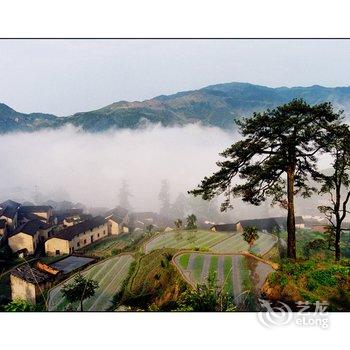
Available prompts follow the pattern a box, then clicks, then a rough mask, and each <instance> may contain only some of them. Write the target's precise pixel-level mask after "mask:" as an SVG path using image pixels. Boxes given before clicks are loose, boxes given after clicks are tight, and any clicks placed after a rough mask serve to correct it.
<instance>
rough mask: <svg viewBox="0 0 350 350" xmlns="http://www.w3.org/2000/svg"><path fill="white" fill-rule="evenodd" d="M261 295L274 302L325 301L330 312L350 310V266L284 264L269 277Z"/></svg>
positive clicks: (332, 263) (312, 263)
mask: <svg viewBox="0 0 350 350" xmlns="http://www.w3.org/2000/svg"><path fill="white" fill-rule="evenodd" d="M264 291H265V292H267V294H268V296H269V297H270V298H272V299H276V300H285V301H291V302H297V301H299V300H306V301H309V302H312V303H315V302H316V301H328V302H330V303H331V308H330V309H331V310H340V311H341V310H349V309H350V292H349V291H350V262H349V261H347V262H346V261H343V262H342V263H341V264H336V263H334V262H333V261H327V260H319V261H315V260H307V261H299V262H284V263H282V264H281V266H280V269H279V270H277V271H275V272H273V273H272V274H270V276H269V278H268V284H266V285H265V286H264Z"/></svg>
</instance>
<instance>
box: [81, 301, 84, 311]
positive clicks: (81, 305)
mask: <svg viewBox="0 0 350 350" xmlns="http://www.w3.org/2000/svg"><path fill="white" fill-rule="evenodd" d="M80 311H84V310H83V299H80Z"/></svg>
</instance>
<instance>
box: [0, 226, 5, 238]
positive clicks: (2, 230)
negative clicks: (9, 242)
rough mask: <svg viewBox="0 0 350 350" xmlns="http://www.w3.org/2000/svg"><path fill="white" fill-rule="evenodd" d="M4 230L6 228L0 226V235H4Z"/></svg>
mask: <svg viewBox="0 0 350 350" xmlns="http://www.w3.org/2000/svg"><path fill="white" fill-rule="evenodd" d="M5 232H6V228H0V237H2V236H4V235H5Z"/></svg>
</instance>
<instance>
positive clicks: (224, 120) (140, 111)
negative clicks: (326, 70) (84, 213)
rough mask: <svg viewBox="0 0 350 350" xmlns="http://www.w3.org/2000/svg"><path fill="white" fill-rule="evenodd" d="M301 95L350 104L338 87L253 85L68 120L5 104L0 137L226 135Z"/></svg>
mask: <svg viewBox="0 0 350 350" xmlns="http://www.w3.org/2000/svg"><path fill="white" fill-rule="evenodd" d="M301 96H303V97H305V98H307V101H308V102H309V103H319V102H320V101H331V102H334V103H335V104H337V105H340V106H341V105H347V104H348V102H349V101H350V94H349V93H348V92H347V91H344V89H339V88H329V87H322V86H316V85H315V86H310V87H294V88H286V87H283V88H270V87H266V86H259V85H254V84H248V83H227V84H218V85H212V86H207V87H205V88H202V89H200V90H195V91H182V92H180V93H178V94H175V95H170V96H167V97H166V98H165V97H164V96H159V97H156V98H154V99H151V100H149V101H145V102H140V103H138V105H137V106H136V105H135V103H133V102H116V103H113V104H111V105H109V106H106V107H104V108H100V109H98V110H94V111H88V112H83V113H78V114H75V115H73V116H71V117H67V118H60V117H56V116H54V115H50V114H42V113H31V114H24V113H20V112H17V111H14V110H13V109H12V108H10V107H8V106H6V105H5V104H0V116H1V118H2V119H3V123H2V124H1V126H2V127H1V128H0V133H7V132H16V131H35V130H40V129H42V128H58V127H62V126H63V125H65V124H67V123H69V124H72V125H75V126H77V127H80V128H81V129H82V130H85V131H89V132H103V131H105V130H108V129H110V128H130V129H135V128H137V127H138V126H139V125H141V124H142V123H141V121H142V120H143V119H145V120H148V122H150V123H160V124H161V125H163V126H169V125H174V124H175V125H186V124H189V123H198V122H200V123H202V124H204V125H212V126H216V127H219V128H223V129H225V130H227V129H233V128H234V123H233V118H231V117H228V116H233V117H240V116H242V115H244V116H247V115H249V114H251V113H253V112H254V111H259V110H263V109H266V108H273V107H276V106H277V105H279V104H282V103H286V102H287V101H289V100H291V99H292V98H298V97H301ZM159 102H161V103H162V105H163V106H164V108H163V109H159V107H158V105H159ZM174 110H176V114H174V113H173V111H174ZM15 117H16V118H15Z"/></svg>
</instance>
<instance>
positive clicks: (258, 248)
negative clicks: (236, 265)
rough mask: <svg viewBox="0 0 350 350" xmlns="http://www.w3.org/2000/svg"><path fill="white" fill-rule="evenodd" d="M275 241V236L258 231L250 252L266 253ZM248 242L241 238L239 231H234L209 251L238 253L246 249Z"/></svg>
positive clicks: (247, 248)
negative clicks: (257, 237)
mask: <svg viewBox="0 0 350 350" xmlns="http://www.w3.org/2000/svg"><path fill="white" fill-rule="evenodd" d="M276 243H277V237H275V236H273V235H269V234H266V233H261V232H259V239H258V240H257V241H256V242H255V243H254V245H253V247H252V249H251V252H252V253H254V254H257V255H264V254H266V253H267V252H268V251H269V250H270V249H271V248H272V247H273V246H274V245H275V244H276ZM248 250H249V246H248V243H247V242H245V241H244V240H243V237H242V235H241V234H240V233H235V234H234V235H231V236H230V237H229V238H227V239H225V240H223V241H221V242H219V243H217V244H215V245H213V246H211V248H210V251H212V252H214V253H224V254H229V253H239V252H241V251H248Z"/></svg>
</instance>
